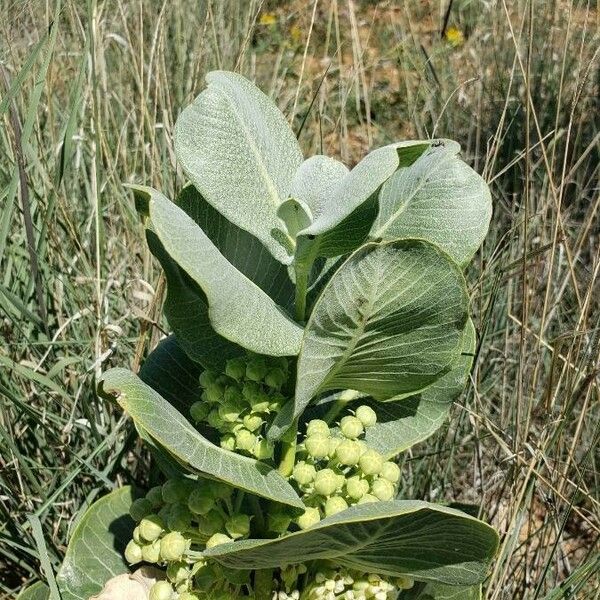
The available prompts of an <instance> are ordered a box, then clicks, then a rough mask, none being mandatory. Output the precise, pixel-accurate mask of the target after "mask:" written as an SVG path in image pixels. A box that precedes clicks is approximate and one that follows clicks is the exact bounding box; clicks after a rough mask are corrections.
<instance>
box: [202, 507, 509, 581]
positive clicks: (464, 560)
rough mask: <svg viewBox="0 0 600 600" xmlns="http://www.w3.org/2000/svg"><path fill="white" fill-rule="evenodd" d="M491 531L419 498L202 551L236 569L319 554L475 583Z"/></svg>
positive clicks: (381, 569)
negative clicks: (272, 536)
mask: <svg viewBox="0 0 600 600" xmlns="http://www.w3.org/2000/svg"><path fill="white" fill-rule="evenodd" d="M497 543H498V536H497V534H496V532H495V531H494V530H493V529H492V528H491V527H489V526H488V525H487V524H485V523H483V522H482V521H478V520H477V519H474V518H472V517H470V516H468V515H466V514H465V513H462V512H460V511H457V510H454V509H451V508H448V507H444V506H440V505H435V504H429V503H427V502H421V501H417V500H415V501H401V500H395V501H392V502H376V503H371V504H360V505H355V506H353V507H351V508H349V509H347V510H345V511H342V512H340V513H337V514H336V515H334V516H332V517H329V518H327V519H324V520H323V521H321V522H320V523H318V524H317V525H315V526H313V527H311V528H309V529H307V530H304V531H300V532H297V533H292V534H290V535H288V536H285V537H282V538H278V539H275V540H243V541H238V542H235V543H230V544H224V545H222V546H216V547H215V548H212V549H210V550H207V551H206V552H205V554H206V555H208V556H212V557H214V558H216V559H217V560H218V561H219V562H220V563H222V564H223V565H225V566H228V567H232V568H235V569H246V568H250V569H263V568H265V569H266V568H274V567H279V566H281V565H282V564H296V563H301V562H306V561H309V560H316V559H331V560H334V562H335V563H336V564H340V565H345V566H348V567H351V568H356V569H359V570H364V571H375V572H377V573H382V574H387V575H396V576H397V575H409V576H411V577H414V578H415V579H418V580H423V581H439V582H443V583H446V584H450V585H474V584H477V583H479V582H481V581H482V580H483V578H484V577H485V574H486V570H487V566H488V564H489V562H490V560H491V558H492V557H493V555H494V553H495V551H496V547H497Z"/></svg>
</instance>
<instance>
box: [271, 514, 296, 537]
mask: <svg viewBox="0 0 600 600" xmlns="http://www.w3.org/2000/svg"><path fill="white" fill-rule="evenodd" d="M291 522H292V517H290V515H289V514H287V513H286V512H284V511H281V510H276V511H274V512H270V513H269V515H268V517H267V524H268V527H269V531H272V532H273V533H280V534H281V533H285V532H286V531H287V530H288V529H289V527H290V523H291Z"/></svg>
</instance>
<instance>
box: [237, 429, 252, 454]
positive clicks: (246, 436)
mask: <svg viewBox="0 0 600 600" xmlns="http://www.w3.org/2000/svg"><path fill="white" fill-rule="evenodd" d="M254 444H256V436H255V435H254V434H253V433H252V432H250V431H248V430H247V429H240V430H239V431H236V432H235V446H236V448H238V449H239V450H245V451H246V452H252V449H253V448H254Z"/></svg>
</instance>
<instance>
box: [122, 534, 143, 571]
mask: <svg viewBox="0 0 600 600" xmlns="http://www.w3.org/2000/svg"><path fill="white" fill-rule="evenodd" d="M125 560H126V561H127V562H128V563H129V564H130V565H135V564H137V563H139V562H142V560H143V556H142V548H141V546H140V545H139V544H136V543H135V541H134V540H131V541H130V542H129V543H128V544H127V546H126V548H125Z"/></svg>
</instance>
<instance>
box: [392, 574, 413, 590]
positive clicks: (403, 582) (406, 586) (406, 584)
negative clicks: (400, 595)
mask: <svg viewBox="0 0 600 600" xmlns="http://www.w3.org/2000/svg"><path fill="white" fill-rule="evenodd" d="M414 585H415V580H414V579H413V578H412V577H408V576H407V575H401V576H400V577H396V586H397V587H399V588H400V589H401V590H410V589H412V588H413V587H414Z"/></svg>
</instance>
